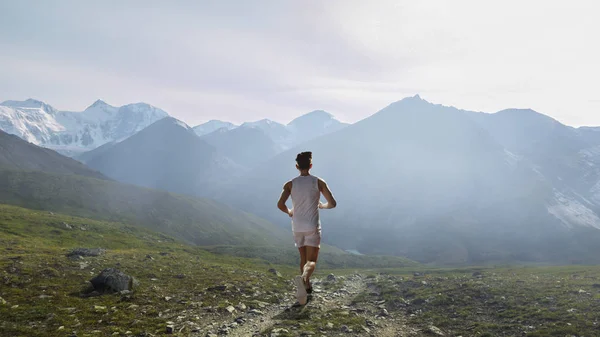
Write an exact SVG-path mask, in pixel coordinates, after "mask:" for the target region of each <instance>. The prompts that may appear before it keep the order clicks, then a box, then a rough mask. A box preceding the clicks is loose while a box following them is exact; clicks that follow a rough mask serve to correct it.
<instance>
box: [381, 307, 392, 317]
mask: <svg viewBox="0 0 600 337" xmlns="http://www.w3.org/2000/svg"><path fill="white" fill-rule="evenodd" d="M389 315H390V313H389V312H388V311H387V309H385V308H384V309H381V312H380V313H379V316H383V317H387V316H389Z"/></svg>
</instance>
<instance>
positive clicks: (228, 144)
mask: <svg viewBox="0 0 600 337" xmlns="http://www.w3.org/2000/svg"><path fill="white" fill-rule="evenodd" d="M201 139H202V140H204V141H206V142H207V143H209V144H210V145H212V146H214V147H215V148H216V149H217V150H218V151H219V152H220V153H222V154H224V155H225V156H227V157H228V158H230V159H232V160H233V161H235V162H236V163H238V164H240V165H241V166H243V167H247V168H253V167H255V166H256V165H258V164H260V163H262V162H265V161H267V160H269V159H271V158H272V157H274V156H275V155H276V154H278V153H279V152H281V151H282V148H281V147H280V146H279V145H277V144H276V143H275V142H274V141H273V140H272V139H271V138H270V137H269V136H267V135H266V134H265V133H264V132H263V131H262V130H260V129H258V128H251V127H245V126H243V127H239V128H235V129H232V130H227V129H226V128H221V129H219V130H217V131H215V132H212V133H209V134H207V135H205V136H202V137H201Z"/></svg>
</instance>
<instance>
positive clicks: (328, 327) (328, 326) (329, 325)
mask: <svg viewBox="0 0 600 337" xmlns="http://www.w3.org/2000/svg"><path fill="white" fill-rule="evenodd" d="M325 327H326V328H327V329H333V323H331V322H329V323H327V324H326V325H325Z"/></svg>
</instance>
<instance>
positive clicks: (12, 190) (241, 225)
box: [0, 170, 289, 245]
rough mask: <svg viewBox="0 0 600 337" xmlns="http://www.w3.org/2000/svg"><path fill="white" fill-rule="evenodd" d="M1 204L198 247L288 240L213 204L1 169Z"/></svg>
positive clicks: (263, 223) (275, 230)
mask: <svg viewBox="0 0 600 337" xmlns="http://www.w3.org/2000/svg"><path fill="white" fill-rule="evenodd" d="M0 203H4V204H10V205H16V206H21V207H26V208H31V209H39V210H46V211H56V212H62V213H65V214H71V215H75V216H82V217H88V218H93V219H99V220H108V221H120V222H125V223H130V224H135V225H139V226H142V227H145V228H149V229H151V230H154V231H157V232H161V233H165V234H168V235H171V236H173V237H176V238H178V239H180V240H183V241H186V242H190V243H193V244H197V245H218V244H224V245H239V244H246V245H247V244H263V245H264V244H271V243H273V244H277V243H284V242H285V241H284V240H285V239H289V238H288V236H289V234H288V233H287V232H286V231H285V230H283V229H280V228H277V227H276V226H274V225H273V224H271V223H269V222H267V221H265V220H263V219H260V218H258V217H256V216H254V215H251V214H248V213H245V212H241V211H238V210H236V209H234V208H231V207H229V206H225V205H223V204H220V203H218V202H214V201H212V200H208V199H196V198H191V197H186V196H181V195H176V194H172V193H168V192H163V191H157V190H151V189H146V188H141V187H136V186H132V185H126V184H121V183H118V182H113V181H107V180H99V179H93V178H87V177H82V176H76V175H56V174H49V173H44V172H37V171H32V172H25V171H13V170H2V171H1V172H0Z"/></svg>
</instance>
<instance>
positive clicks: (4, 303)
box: [0, 297, 7, 305]
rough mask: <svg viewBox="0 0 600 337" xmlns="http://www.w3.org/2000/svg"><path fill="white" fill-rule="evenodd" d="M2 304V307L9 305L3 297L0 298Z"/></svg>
mask: <svg viewBox="0 0 600 337" xmlns="http://www.w3.org/2000/svg"><path fill="white" fill-rule="evenodd" d="M0 304H1V305H6V304H7V302H6V300H5V299H3V298H2V297H0Z"/></svg>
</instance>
